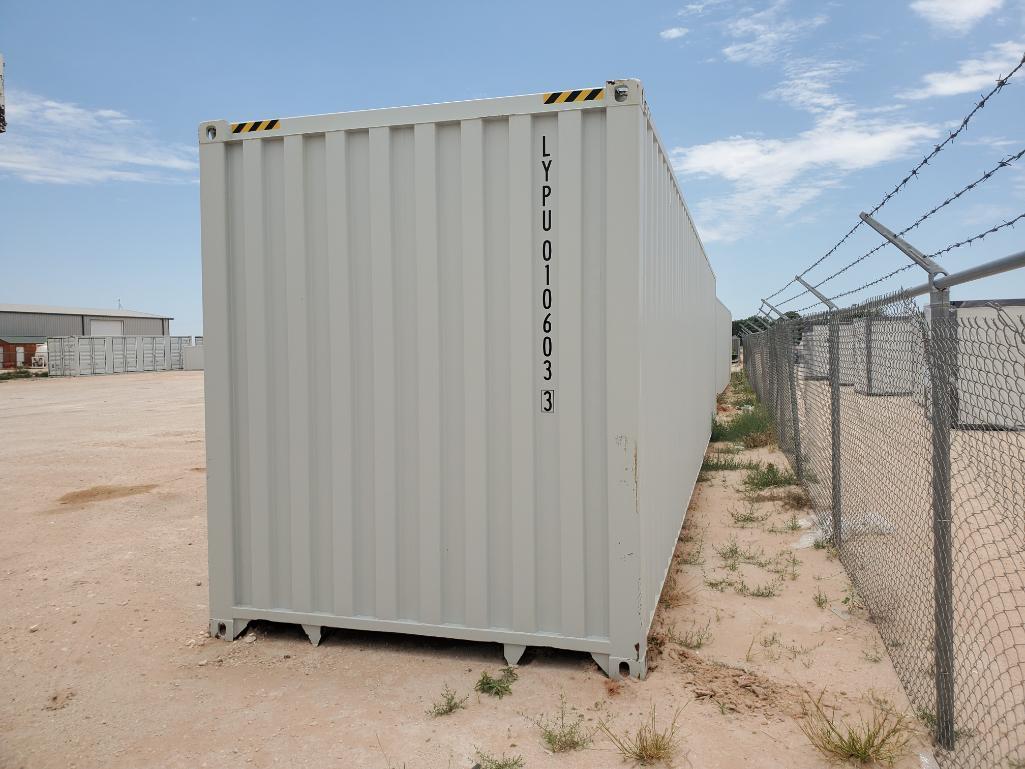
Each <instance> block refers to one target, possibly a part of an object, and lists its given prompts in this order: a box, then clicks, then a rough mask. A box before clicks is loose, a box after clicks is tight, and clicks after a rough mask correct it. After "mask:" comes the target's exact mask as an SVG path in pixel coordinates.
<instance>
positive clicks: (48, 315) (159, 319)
mask: <svg viewBox="0 0 1025 769" xmlns="http://www.w3.org/2000/svg"><path fill="white" fill-rule="evenodd" d="M172 320H173V318H170V317H168V316H166V315H152V314H150V313H148V312H136V311H135V310H95V309H89V308H84V307H46V306H41V305H34V304H0V339H7V338H9V337H20V338H28V337H35V338H38V341H39V343H42V342H45V341H46V338H47V337H50V336H123V335H143V336H168V335H169V334H170V332H171V321H172Z"/></svg>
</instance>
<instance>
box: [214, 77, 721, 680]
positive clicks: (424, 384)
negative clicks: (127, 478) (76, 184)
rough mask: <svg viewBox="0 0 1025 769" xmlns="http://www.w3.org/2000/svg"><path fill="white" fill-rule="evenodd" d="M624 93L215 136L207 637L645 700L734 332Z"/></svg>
mask: <svg viewBox="0 0 1025 769" xmlns="http://www.w3.org/2000/svg"><path fill="white" fill-rule="evenodd" d="M616 84H617V85H619V86H622V87H624V88H625V89H626V91H627V97H626V99H625V100H624V101H623V102H621V103H620V102H617V101H616V100H615V91H614V88H615V86H614V85H609V86H607V87H605V88H603V89H596V90H595V91H594V92H589V91H587V90H584V91H582V92H581V93H583V94H588V93H600V94H601V97H600V98H594V97H592V98H591V99H590V100H589V101H583V102H571V103H559V104H551V105H546V104H544V101H545V98H546V97H545V95H535V96H524V97H511V98H508V99H490V100H485V101H479V102H462V103H454V104H446V105H432V106H426V107H412V108H400V109H394V110H376V111H371V112H363V113H349V114H341V115H333V116H321V117H311V118H295V119H291V120H282V121H280V123H278V124H277V125H278V127H277V128H276V129H272V130H269V131H267V130H263V131H261V130H257V131H255V132H253V133H249V132H247V131H246V130H245V126H246V124H239V125H241V126H242V128H241V129H239V130H240V131H241V135H240V133H238V132H236V133H232V132H231V131H232V127H231V126H229V125H228V124H227V123H224V122H215V123H204V124H203V125H202V126H201V127H200V145H201V146H200V166H201V192H202V211H203V263H204V281H203V282H204V324H205V326H206V328H205V338H204V344H205V346H206V347H208V348H209V355H208V356H207V360H206V369H207V374H206V389H207V410H206V413H207V451H208V511H209V531H210V548H209V553H210V600H211V618H212V622H211V628H212V632H214V633H216V634H220V635H227V636H229V637H231V636H234V635H236V634H237V633H238V632H241V629H242V628H243V627H244V625H245V623H246V622H247V621H248V620H250V619H256V618H265V619H272V620H279V621H285V622H297V623H302V624H304V625H308V626H311V627H315V628H318V630H316V631H315V632H314V635H311V637H317V635H316V634H317V633H319V626H322V625H327V626H338V627H350V628H361V629H377V630H388V631H396V632H407V633H420V634H429V635H438V636H449V637H456V638H469V639H475V640H490V641H496V642H500V643H505V644H506V645H507V656H510V657H511V658H515V657H516V656H518V652H517V649H518V648H519V647H520V646H523V645H543V646H554V647H563V648H571V649H579V650H581V651H589V652H591V653H592V654H594V655H595V657H596V659H598V660H599V662H600V664H603V666H605V667H606V668H607V669H608V668H609V667H610V666H611V669H612V672H614V673H618V672H619V670H620V664H621V663H622V664H623V665H625V666H626V667H628V668H629V670H630V671H631V672H632V673H634V674H640V673H642V672H643V669H644V653H645V649H646V634H647V629H648V626H649V623H650V619H651V613H652V612H653V611H654V607H655V605H656V603H657V599H658V595H659V592H660V589H661V585H662V580H663V578H664V575H665V570H666V567H667V564H668V560H669V558H670V557H671V555H672V551H673V547H674V545H675V543H676V538H677V534H678V531H679V527H680V523H681V521H682V518H683V515H684V511H685V510H686V507H687V503H688V500H689V497H690V493H691V490H692V488H693V483H694V480H695V478H696V476H697V473H698V470H699V469H700V464H701V458H702V455H703V451H704V447H705V445H706V443H707V440H708V434H709V419H708V414H709V412H710V411H711V410H712V409H713V407H714V401H715V384H716V381H715V380H716V372H715V360H716V349H715V344H716V342H715V339H716V337H715V324H716V305H717V303H716V299H715V278H714V275H713V273H712V271H711V269H710V267H709V265H708V262H707V260H706V259H705V256H704V253H703V250H702V247H701V244H700V242H699V240H698V238H697V235H696V233H695V231H694V227H693V224H692V223H691V221H690V218H689V216H688V214H687V211H686V208H685V206H684V205H683V201H682V198H681V197H680V194H679V190H678V188H677V186H676V183H675V179H674V177H673V174H672V170H671V168H670V166H669V164H668V161H667V158H666V154H665V152H664V151H663V150H662V148H661V146H660V144H659V142H658V139H657V136H656V135H655V133H654V130H653V128H652V126H651V123H650V120H649V119H648V116H647V110H646V108H645V107H644V105H643V97H642V94H641V90H640V84H639V83H637V82H636V81H617V83H616ZM211 129H212V130H211ZM213 132H216V133H213ZM546 239H550V240H551V242H552V252H551V260H550V261H547V260H545V259H544V258H543V254H544V253H546V252H547V246H545V240H546ZM546 275H547V276H548V280H550V289H551V301H550V306H549V300H548V294H547V292H546V287H547V286H546V282H545V281H546ZM549 314H550V317H548V316H549ZM549 321H550V322H551V324H552V330H551V332H548V333H546V324H547V323H548V322H549ZM546 338H549V339H550V340H551V341H550V344H551V347H550V349H549V348H548V347H547V345H548V344H549V342H547V341H545V340H546ZM267 349H274V350H281V351H284V352H283V357H276V358H271V357H270V356H268V355H267V352H266V351H267ZM549 352H550V355H548V353H549ZM546 356H547V357H546ZM545 360H551V361H552V363H553V373H552V379H551V380H546V379H545V371H546V365H545V363H544V361H545ZM547 389H552V390H554V398H553V400H554V410H553V411H552V412H551V413H545V412H543V411H542V409H543V408H545V405H544V404H545V403H546V400H545V396H544V394H543V391H544V390H547Z"/></svg>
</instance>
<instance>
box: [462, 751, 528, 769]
mask: <svg viewBox="0 0 1025 769" xmlns="http://www.w3.org/2000/svg"><path fill="white" fill-rule="evenodd" d="M475 750H476V752H475V753H474V756H473V757H474V759H475V760H476V762H477V766H479V767H480V769H521V767H522V766H523V756H507V755H506V754H505V753H503V754H502V755H501V757H498V756H495V755H493V754H491V753H485V752H484V751H483V750H481V749H480V748H476V749H475Z"/></svg>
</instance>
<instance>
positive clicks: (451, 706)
mask: <svg viewBox="0 0 1025 769" xmlns="http://www.w3.org/2000/svg"><path fill="white" fill-rule="evenodd" d="M469 698H470V695H466V696H465V697H458V696H457V695H456V693H455V692H454V691H453V690H452V689H449V688H448V684H445V688H444V689H442V690H441V699H440V700H438V701H437V702H435V703H434V704H433V705H431V707H430V709H429V710H428V711H427V714H428V715H431V716H434V717H438V716H447V715H448V714H449V713H455V712H456V711H457V710H459V709H460V708H465V707H466V701H467V700H468V699H469Z"/></svg>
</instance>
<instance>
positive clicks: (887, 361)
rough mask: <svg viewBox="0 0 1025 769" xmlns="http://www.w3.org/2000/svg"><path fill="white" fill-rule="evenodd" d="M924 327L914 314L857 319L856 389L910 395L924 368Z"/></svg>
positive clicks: (872, 393)
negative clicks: (911, 315)
mask: <svg viewBox="0 0 1025 769" xmlns="http://www.w3.org/2000/svg"><path fill="white" fill-rule="evenodd" d="M923 332H924V329H923V327H922V324H921V323H920V321H918V320H916V319H914V318H911V317H893V316H873V315H871V314H870V315H866V316H865V317H862V318H855V319H854V337H855V371H854V390H855V392H858V393H861V394H862V395H911V394H912V393H913V392H914V391H915V388H916V387H918V386H920V385H921V382H922V373H923V371H924V369H925V347H924V345H923V343H922V339H923Z"/></svg>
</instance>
